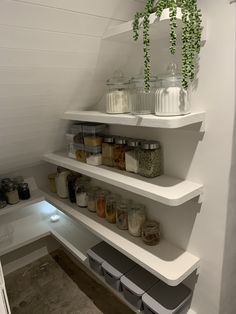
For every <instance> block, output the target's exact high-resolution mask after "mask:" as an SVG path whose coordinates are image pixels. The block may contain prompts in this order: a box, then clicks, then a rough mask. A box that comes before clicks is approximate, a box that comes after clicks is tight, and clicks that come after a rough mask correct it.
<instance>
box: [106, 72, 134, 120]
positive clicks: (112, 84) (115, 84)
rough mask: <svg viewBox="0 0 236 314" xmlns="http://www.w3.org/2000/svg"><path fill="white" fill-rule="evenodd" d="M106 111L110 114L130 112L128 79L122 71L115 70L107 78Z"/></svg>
mask: <svg viewBox="0 0 236 314" xmlns="http://www.w3.org/2000/svg"><path fill="white" fill-rule="evenodd" d="M107 88H108V91H107V95H106V112H107V113H110V114H117V113H128V112H130V93H129V81H128V79H126V78H125V77H124V76H123V73H122V72H119V71H116V72H115V73H114V76H113V77H112V78H111V79H109V80H107Z"/></svg>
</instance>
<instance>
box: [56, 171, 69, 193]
mask: <svg viewBox="0 0 236 314" xmlns="http://www.w3.org/2000/svg"><path fill="white" fill-rule="evenodd" d="M69 174H70V171H69V170H67V169H65V168H62V167H58V168H57V177H56V188H57V195H58V196H59V197H61V198H68V185H67V177H68V175H69Z"/></svg>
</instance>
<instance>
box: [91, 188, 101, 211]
mask: <svg viewBox="0 0 236 314" xmlns="http://www.w3.org/2000/svg"><path fill="white" fill-rule="evenodd" d="M99 191H100V189H99V187H97V186H94V187H91V188H90V189H89V190H88V210H89V211H90V212H92V213H96V197H97V193H98V192H99Z"/></svg>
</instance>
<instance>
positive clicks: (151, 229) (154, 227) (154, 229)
mask: <svg viewBox="0 0 236 314" xmlns="http://www.w3.org/2000/svg"><path fill="white" fill-rule="evenodd" d="M160 237H161V230H160V223H159V222H157V221H149V220H148V221H145V222H144V224H143V226H142V240H143V242H144V243H145V244H147V245H150V246H152V245H157V244H158V243H159V242H160Z"/></svg>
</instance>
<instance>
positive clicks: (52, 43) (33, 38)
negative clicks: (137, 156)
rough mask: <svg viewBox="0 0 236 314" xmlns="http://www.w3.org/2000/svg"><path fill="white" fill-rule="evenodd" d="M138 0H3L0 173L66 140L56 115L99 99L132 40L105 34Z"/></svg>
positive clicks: (126, 55)
mask: <svg viewBox="0 0 236 314" xmlns="http://www.w3.org/2000/svg"><path fill="white" fill-rule="evenodd" d="M143 6H144V3H143V1H138V0H50V1H49V0H25V1H24V0H0V174H3V173H7V172H11V171H13V170H16V169H19V168H21V167H25V166H27V165H32V164H35V163H37V162H39V161H40V158H41V156H42V154H43V153H44V152H46V151H52V150H55V149H57V148H59V147H60V146H61V145H62V143H63V140H64V136H63V135H64V132H65V128H66V124H65V122H62V121H61V120H60V116H61V114H62V113H63V112H64V111H65V110H66V109H68V108H73V109H75V108H77V109H82V108H87V107H90V106H93V105H94V104H96V103H97V102H99V100H100V99H101V98H102V96H103V94H104V92H105V86H104V85H105V84H104V83H105V80H106V79H107V78H108V77H109V76H111V75H112V73H113V71H114V70H115V69H117V68H119V69H122V68H123V67H124V65H125V64H126V63H127V60H128V59H129V58H130V56H131V54H132V51H133V50H132V49H133V48H132V47H131V46H130V47H129V46H127V45H124V44H123V45H122V44H118V43H115V42H112V41H104V40H102V36H103V34H104V32H105V31H106V29H107V28H108V27H109V26H111V25H115V24H118V23H121V22H122V21H127V20H129V19H131V18H132V17H133V14H134V13H135V12H136V10H141V9H142V8H143Z"/></svg>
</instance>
